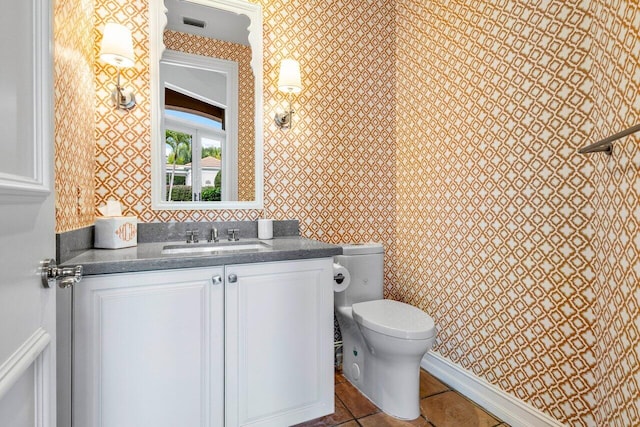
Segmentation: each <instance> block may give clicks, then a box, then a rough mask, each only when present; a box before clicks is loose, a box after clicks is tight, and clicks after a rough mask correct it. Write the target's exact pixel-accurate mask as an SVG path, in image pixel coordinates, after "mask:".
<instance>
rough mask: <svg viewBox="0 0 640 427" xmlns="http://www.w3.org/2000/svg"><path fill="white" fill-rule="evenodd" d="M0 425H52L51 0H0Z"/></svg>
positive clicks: (53, 417)
mask: <svg viewBox="0 0 640 427" xmlns="http://www.w3.org/2000/svg"><path fill="white" fill-rule="evenodd" d="M0 10H2V13H1V14H0V57H2V65H0V137H1V139H0V271H2V276H1V278H0V426H11V427H27V426H54V425H55V340H56V331H55V307H56V301H55V295H56V293H55V289H54V288H51V289H49V288H46V287H45V286H43V284H42V283H41V280H40V278H39V265H40V261H42V260H44V259H48V258H55V230H54V221H55V219H54V207H53V198H54V197H53V193H52V190H53V172H52V171H53V168H52V167H53V131H52V126H51V117H52V103H51V99H52V94H53V92H52V89H51V75H52V66H51V62H52V61H51V49H50V41H51V27H52V26H51V4H50V2H48V1H40V0H26V1H9V0H0Z"/></svg>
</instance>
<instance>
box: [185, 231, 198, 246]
mask: <svg viewBox="0 0 640 427" xmlns="http://www.w3.org/2000/svg"><path fill="white" fill-rule="evenodd" d="M187 243H198V230H187Z"/></svg>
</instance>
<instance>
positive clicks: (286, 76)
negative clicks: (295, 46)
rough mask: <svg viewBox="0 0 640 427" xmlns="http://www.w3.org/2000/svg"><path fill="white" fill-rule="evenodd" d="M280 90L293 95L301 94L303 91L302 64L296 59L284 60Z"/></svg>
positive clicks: (281, 65)
mask: <svg viewBox="0 0 640 427" xmlns="http://www.w3.org/2000/svg"><path fill="white" fill-rule="evenodd" d="M278 89H280V90H281V91H283V92H291V93H300V92H301V91H302V79H301V78H300V64H299V63H298V61H296V60H295V59H283V60H282V62H281V63H280V77H279V78H278Z"/></svg>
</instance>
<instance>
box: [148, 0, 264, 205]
mask: <svg viewBox="0 0 640 427" xmlns="http://www.w3.org/2000/svg"><path fill="white" fill-rule="evenodd" d="M186 1H189V2H191V3H197V4H201V5H203V6H208V7H215V8H217V9H221V10H225V11H227V12H233V13H237V14H242V15H246V16H247V17H248V18H249V21H250V24H249V28H248V30H249V44H250V45H251V69H252V71H253V75H254V82H255V84H254V94H255V103H254V105H255V114H254V126H255V162H254V163H255V165H254V167H255V171H254V177H255V200H253V201H233V202H232V201H222V202H178V203H176V202H167V201H163V200H162V194H161V191H159V188H160V187H161V185H162V181H161V180H162V179H163V178H164V177H163V176H162V170H161V169H162V161H163V155H162V154H163V153H162V150H161V147H160V146H159V144H156V143H155V141H158V140H161V139H162V138H163V136H162V129H163V128H164V126H163V124H162V121H163V117H162V108H161V106H160V102H159V100H160V96H159V94H160V59H161V58H162V54H163V52H164V51H165V45H164V38H163V33H164V29H165V28H166V26H167V9H166V7H165V6H164V1H163V0H150V1H149V42H150V49H149V52H150V58H149V67H150V73H151V88H150V89H151V90H150V93H151V208H152V209H154V210H203V209H262V208H263V186H264V184H263V147H262V145H263V144H262V141H263V127H262V126H263V119H264V118H263V112H262V111H263V110H262V109H263V106H262V79H263V75H262V55H263V50H262V49H263V48H262V8H261V7H260V5H258V4H253V3H249V2H247V1H244V0H186Z"/></svg>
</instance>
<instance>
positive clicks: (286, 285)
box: [225, 258, 334, 427]
mask: <svg viewBox="0 0 640 427" xmlns="http://www.w3.org/2000/svg"><path fill="white" fill-rule="evenodd" d="M225 275H226V284H225V292H226V294H225V311H226V313H225V316H226V321H225V326H226V328H225V361H226V365H225V381H226V382H225V399H226V405H225V419H226V423H225V425H226V426H261V427H262V426H273V427H282V426H290V425H293V424H297V423H300V422H303V421H307V420H310V419H313V418H316V417H320V416H322V415H326V414H330V413H332V412H333V404H334V401H333V400H334V392H333V383H334V380H333V287H332V284H333V273H332V261H331V259H330V258H324V259H312V260H304V261H289V262H273V263H262V264H242V265H231V266H227V267H226V268H225Z"/></svg>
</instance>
